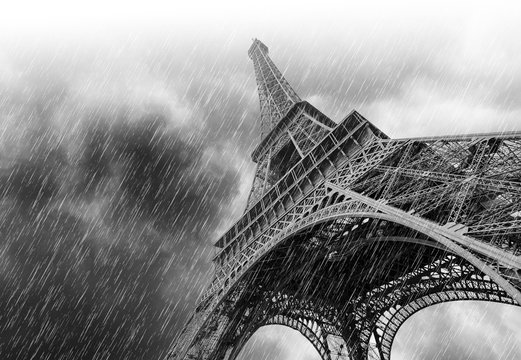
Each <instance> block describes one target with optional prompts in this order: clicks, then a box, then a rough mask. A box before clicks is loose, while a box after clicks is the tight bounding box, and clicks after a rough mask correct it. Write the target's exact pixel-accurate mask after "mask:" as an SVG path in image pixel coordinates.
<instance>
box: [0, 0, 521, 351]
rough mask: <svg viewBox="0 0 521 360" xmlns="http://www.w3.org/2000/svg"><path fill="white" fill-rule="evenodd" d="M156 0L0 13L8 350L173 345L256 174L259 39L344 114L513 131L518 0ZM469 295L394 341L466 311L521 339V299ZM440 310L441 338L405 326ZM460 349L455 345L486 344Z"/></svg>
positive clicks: (409, 124) (414, 132) (426, 126)
mask: <svg viewBox="0 0 521 360" xmlns="http://www.w3.org/2000/svg"><path fill="white" fill-rule="evenodd" d="M194 4H195V3H194ZM97 5H99V6H97ZM155 5H156V4H154V2H153V1H152V2H150V3H148V2H147V4H146V5H144V6H142V7H139V8H136V7H135V6H134V4H128V3H126V2H125V3H124V4H118V5H112V4H105V3H103V4H102V5H101V4H95V2H93V5H92V6H91V7H88V8H81V9H77V11H76V10H75V11H72V12H71V13H66V14H61V13H60V12H59V11H55V10H56V9H58V10H59V9H62V8H63V6H60V7H57V8H56V9H55V8H52V7H50V8H49V9H48V8H47V5H46V6H43V5H37V4H34V8H33V11H32V12H27V11H26V9H25V8H24V9H19V10H16V11H14V13H9V12H8V11H6V12H2V14H0V20H1V21H0V30H2V31H1V32H0V126H1V129H0V130H1V131H0V154H1V158H0V196H1V200H0V219H1V223H0V286H1V288H2V291H1V292H0V353H1V354H2V356H3V358H6V359H30V358H32V357H33V358H39V359H55V358H60V357H61V358H64V359H92V358H96V359H150V358H160V357H161V356H162V355H164V354H165V353H166V351H167V349H168V346H169V345H170V343H171V341H172V340H173V339H174V338H175V335H176V334H177V333H178V332H179V331H180V329H181V327H182V324H183V322H184V320H185V319H186V316H187V314H188V313H189V312H190V311H191V310H192V309H193V308H194V303H195V301H196V298H197V296H198V295H199V294H200V293H201V291H203V289H204V286H205V285H206V284H207V283H208V281H209V279H210V276H211V265H210V258H211V255H212V251H213V250H212V245H211V244H212V241H213V240H216V239H217V237H218V236H219V235H221V234H222V233H223V232H224V231H225V230H226V228H227V227H228V226H229V225H230V224H231V223H232V221H234V220H235V219H236V218H238V217H239V216H240V215H241V213H242V211H243V209H244V205H245V201H246V198H247V195H248V190H249V189H248V188H249V186H250V184H251V181H252V176H253V171H254V164H252V163H251V161H250V160H249V154H250V153H251V151H252V149H253V148H254V147H255V145H256V144H257V142H258V141H259V131H258V130H259V124H258V116H259V109H258V106H259V105H258V97H257V94H256V88H255V78H254V73H253V67H252V66H251V63H250V60H249V59H248V57H247V54H246V52H247V49H248V47H249V46H250V44H251V39H250V38H252V37H258V38H259V39H261V40H262V41H263V42H265V43H266V44H267V46H268V47H269V49H270V55H271V57H272V59H273V60H274V62H275V63H276V64H277V65H278V66H279V68H280V70H281V71H282V72H283V73H284V74H285V76H286V78H287V79H288V81H289V82H290V83H291V84H292V85H293V86H294V88H295V90H296V91H297V92H298V93H299V94H300V96H301V97H302V98H303V99H305V100H308V101H310V102H311V103H312V104H313V105H315V106H316V107H317V108H319V109H320V110H322V111H324V113H326V114H328V115H330V116H331V117H332V118H333V119H334V120H335V121H339V120H341V119H342V118H343V117H344V116H345V115H346V114H347V113H349V112H350V111H351V110H352V109H353V108H355V109H356V110H358V111H359V112H360V113H361V114H363V115H364V116H365V117H367V118H368V119H369V120H370V121H372V122H373V123H375V124H376V125H377V126H379V127H380V128H381V129H382V130H384V131H385V132H387V133H388V134H389V135H391V136H393V137H402V136H421V135H441V134H453V133H462V132H463V133H471V132H481V131H503V130H519V129H521V128H520V127H519V124H520V123H519V116H521V110H520V107H519V105H520V102H519V96H518V94H517V92H518V89H519V88H520V84H521V68H520V67H519V64H521V59H520V58H519V56H520V54H521V51H520V49H519V44H520V42H519V36H520V35H521V31H520V29H519V24H518V21H517V19H516V17H515V14H517V13H518V12H516V10H515V9H510V8H499V7H495V8H490V7H487V6H481V5H480V4H476V5H473V6H472V7H469V6H465V5H461V4H458V5H455V4H453V3H452V2H443V1H442V2H436V4H434V5H429V6H423V5H422V6H420V5H417V4H415V3H409V2H400V1H399V2H392V3H390V2H389V3H388V2H380V3H378V2H377V3H373V2H371V1H369V2H367V5H366V4H365V3H364V4H359V6H345V5H344V6H339V5H338V4H331V6H330V5H329V4H326V3H323V2H321V4H319V5H318V7H317V6H301V7H299V8H298V9H297V8H295V7H294V6H292V5H284V4H279V3H275V2H270V1H265V2H258V3H255V4H248V5H245V4H242V3H236V4H227V5H223V4H222V3H221V2H219V3H215V4H213V3H208V4H204V6H199V5H200V4H195V5H190V4H188V5H186V6H187V7H188V8H186V9H184V8H183V9H181V8H179V7H177V6H175V7H173V8H170V9H164V8H162V7H161V6H155ZM275 7H277V9H278V11H273V9H274V8H275ZM201 9H204V10H201ZM449 309H452V310H449ZM462 309H463V308H462V307H461V306H459V307H458V305H454V304H449V305H447V307H444V308H436V309H434V310H436V311H434V310H430V309H429V311H430V312H428V311H426V312H425V314H424V315H421V313H419V314H418V316H417V317H415V318H414V319H411V321H410V322H409V323H408V325H407V326H409V325H410V326H411V327H410V329H413V330H408V329H409V328H407V327H406V326H404V328H403V329H402V330H401V331H402V332H401V334H402V337H399V338H398V339H397V342H396V350H395V353H393V356H395V358H396V359H400V358H409V356H417V357H419V358H424V359H428V358H431V359H435V358H439V357H440V356H442V355H441V354H440V352H439V345H440V344H439V342H437V340H436V337H437V336H438V334H443V333H444V331H446V330H445V329H447V328H449V329H452V330H454V329H456V330H454V331H460V330H458V329H459V328H457V327H455V326H456V325H457V324H458V323H469V324H475V325H476V326H479V327H480V328H481V329H482V331H483V333H492V332H494V334H495V335H494V337H493V338H494V339H500V338H501V337H502V336H505V337H508V338H509V339H511V340H509V341H507V342H504V344H505V345H504V347H505V349H507V350H505V351H504V352H501V351H499V352H498V351H495V350H494V349H495V348H494V345H493V344H488V345H490V346H488V345H487V343H486V342H485V341H482V340H483V337H475V336H470V335H469V336H464V337H463V338H464V340H463V341H468V343H469V344H476V343H478V342H481V344H482V347H480V349H481V350H482V351H481V354H486V355H487V356H488V355H490V356H494V355H497V356H498V358H501V357H503V358H512V356H513V355H512V354H516V351H517V352H519V351H518V349H517V348H515V347H514V345H513V344H515V342H516V341H517V339H516V338H514V337H513V336H512V334H513V333H516V331H517V332H519V331H518V330H519V329H518V328H515V327H512V326H511V325H502V324H503V323H505V324H507V323H508V324H511V323H512V319H513V318H514V316H513V315H512V314H513V313H514V311H515V310H512V308H511V307H507V308H499V307H498V308H492V307H490V308H484V307H482V306H481V307H480V305H477V306H476V313H479V314H481V312H480V311H482V312H483V313H486V314H489V317H487V319H488V320H487V321H482V322H479V321H478V322H472V321H469V320H468V317H467V318H458V314H459V313H461V312H462V311H463V310H462ZM480 309H481V310H480ZM497 309H501V310H497ZM516 310H517V309H516ZM433 311H434V312H433ZM505 314H506V315H505ZM422 316H424V317H422ZM432 316H435V317H436V318H437V319H438V323H437V326H435V327H434V328H433V329H431V330H430V332H429V334H430V336H431V337H428V336H425V337H422V340H425V341H423V342H414V343H412V342H411V337H412V336H413V335H412V334H413V333H414V332H415V331H416V332H417V331H418V329H419V328H421V327H422V326H425V324H426V322H428V321H429V322H430V321H431V320H430V319H432ZM461 331H463V330H461ZM399 335H400V333H399ZM281 339H282V340H281ZM512 339H513V340H512ZM303 342H305V339H303V338H302V337H301V336H300V335H297V334H295V333H291V334H290V335H287V336H285V335H284V331H283V330H281V329H280V328H279V327H267V328H263V329H260V330H259V331H258V333H256V334H255V335H254V337H253V338H252V341H251V342H250V343H249V344H248V345H247V346H246V348H245V350H244V352H243V354H242V356H243V358H260V359H262V358H263V357H264V358H266V357H269V358H278V359H284V360H287V359H292V358H299V357H300V358H309V359H312V358H314V357H316V353H315V352H314V351H315V350H314V349H313V348H312V346H310V345H309V344H306V345H305V346H304V345H302V343H303ZM458 346H459V345H458V344H454V348H451V349H452V350H450V349H449V350H447V353H449V352H450V354H456V353H458V354H459V353H463V354H471V355H472V356H474V358H479V357H477V355H476V352H472V349H471V348H469V347H465V348H461V347H458ZM418 349H423V350H422V351H420V350H418ZM454 349H456V350H454ZM491 349H492V350H491ZM296 350H300V351H296ZM451 351H452V352H451ZM469 351H470V352H469ZM494 351H495V352H494ZM508 351H510V352H508ZM418 354H420V355H418ZM444 355H445V354H444ZM465 356H466V355H465Z"/></svg>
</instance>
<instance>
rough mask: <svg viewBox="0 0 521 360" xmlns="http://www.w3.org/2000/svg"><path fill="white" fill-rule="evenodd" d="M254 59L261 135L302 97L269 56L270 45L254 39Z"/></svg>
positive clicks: (269, 129) (250, 55)
mask: <svg viewBox="0 0 521 360" xmlns="http://www.w3.org/2000/svg"><path fill="white" fill-rule="evenodd" d="M248 56H249V57H250V59H252V61H253V66H254V68H255V78H256V80H257V88H258V92H259V100H260V108H261V135H262V137H264V136H265V135H266V134H268V133H269V132H270V131H271V130H272V129H273V128H274V127H275V126H276V125H277V123H278V122H279V121H280V119H282V117H284V115H285V114H286V113H287V112H288V110H289V109H290V108H291V107H292V106H293V105H295V104H296V103H298V102H300V101H301V99H300V97H299V96H298V95H297V93H296V92H295V90H293V88H292V87H291V86H290V85H289V83H288V82H287V81H286V79H285V78H284V76H283V75H282V73H281V72H280V71H279V69H277V67H276V66H275V64H274V63H273V61H271V59H270V57H269V56H268V47H267V46H266V45H264V44H263V43H262V42H261V41H260V40H258V39H253V44H252V45H251V46H250V49H249V50H248Z"/></svg>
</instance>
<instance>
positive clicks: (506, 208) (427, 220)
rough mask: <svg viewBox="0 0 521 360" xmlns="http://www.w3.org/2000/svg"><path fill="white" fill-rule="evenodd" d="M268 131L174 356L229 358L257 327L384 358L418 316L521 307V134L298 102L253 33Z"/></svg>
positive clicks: (337, 352)
mask: <svg viewBox="0 0 521 360" xmlns="http://www.w3.org/2000/svg"><path fill="white" fill-rule="evenodd" d="M249 54H250V57H251V58H252V60H253V63H254V68H255V73H256V77H257V83H258V87H259V97H260V102H261V125H262V129H264V130H263V135H264V138H263V140H262V141H261V143H260V144H259V146H258V147H257V148H256V149H255V151H254V153H253V155H252V158H253V160H254V161H256V162H257V164H258V168H257V173H256V176H255V180H254V184H253V186H252V192H251V194H250V199H249V201H248V206H247V209H246V211H245V213H244V215H243V216H242V217H241V218H240V219H239V220H238V221H237V222H236V223H235V224H234V225H233V226H232V227H231V228H230V229H229V230H228V231H227V232H226V233H225V234H224V235H223V236H222V237H221V238H220V239H219V240H218V241H217V242H216V244H215V245H216V247H217V248H218V250H217V253H216V255H215V257H214V259H213V260H214V266H215V271H214V278H213V280H212V283H211V284H210V286H209V287H208V289H207V291H206V292H205V293H204V294H203V296H202V297H201V299H200V301H199V303H198V306H197V308H196V309H195V311H194V313H193V314H192V316H191V317H190V319H189V321H188V322H187V324H186V326H185V328H184V329H183V331H182V332H181V334H180V335H179V337H178V339H177V340H176V341H175V344H174V346H173V347H172V350H171V351H170V353H169V356H168V357H169V358H170V359H226V360H234V359H235V358H236V357H237V356H238V355H239V353H240V351H241V349H242V347H243V346H244V344H245V343H246V342H247V340H248V339H249V338H250V336H251V335H252V334H253V333H254V332H255V331H256V330H257V329H258V328H259V327H261V326H264V325H268V324H280V325H285V326H288V327H291V328H293V329H296V330H297V331H299V332H301V333H302V334H303V335H304V336H305V337H306V338H307V339H308V340H309V341H310V342H311V343H312V344H313V346H314V347H315V349H316V350H317V352H318V353H319V354H320V356H321V357H322V359H325V360H329V359H337V358H338V359H348V358H349V359H366V358H374V357H376V358H379V359H389V358H390V354H391V346H392V342H393V339H394V337H395V335H396V332H397V331H398V329H399V328H400V326H401V325H402V324H403V323H404V322H405V321H406V320H407V319H408V318H409V317H410V316H411V315H412V314H413V313H415V312H417V311H419V310H421V309H423V308H425V307H427V306H431V305H434V304H438V303H442V302H447V301H456V300H469V299H470V300H483V301H494V302H501V303H506V304H512V305H519V304H521V292H520V290H521V237H520V234H521V205H520V204H521V161H520V160H521V133H503V134H477V135H464V136H446V137H428V138H407V139H390V138H388V137H387V136H386V135H385V134H384V133H382V132H381V131H380V130H378V129H377V128H376V127H375V126H374V125H372V124H371V123H370V122H369V121H367V120H366V119H365V118H364V117H362V116H361V115H360V114H359V113H357V112H356V111H353V112H352V113H350V114H349V115H348V116H347V117H346V118H345V119H343V121H342V122H340V123H339V124H335V123H333V122H332V121H331V120H330V119H328V118H327V117H325V115H323V114H322V113H320V112H319V111H318V110H317V109H315V108H314V107H313V106H311V105H310V104H308V103H306V102H303V101H301V100H300V98H298V96H297V95H296V93H295V92H294V91H293V89H291V87H290V86H289V85H288V83H287V81H286V80H285V79H284V78H283V76H282V75H281V73H280V72H279V71H278V70H277V69H276V67H275V65H274V64H273V62H272V61H271V60H270V59H269V57H268V50H267V47H266V46H265V45H264V44H262V43H261V42H260V41H258V40H255V41H254V43H253V45H252V47H251V48H250V52H249Z"/></svg>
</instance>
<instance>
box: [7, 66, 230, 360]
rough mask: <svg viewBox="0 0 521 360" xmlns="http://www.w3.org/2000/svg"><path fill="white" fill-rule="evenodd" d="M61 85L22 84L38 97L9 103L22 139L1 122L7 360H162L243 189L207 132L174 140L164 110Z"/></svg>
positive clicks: (177, 133) (175, 132)
mask: <svg viewBox="0 0 521 360" xmlns="http://www.w3.org/2000/svg"><path fill="white" fill-rule="evenodd" d="M53 80H54V78H53V76H51V75H48V76H46V77H45V79H43V80H42V79H40V78H36V79H35V78H33V77H25V78H24V86H27V87H29V94H30V95H29V96H28V97H26V96H25V92H24V91H22V92H18V91H15V90H16V89H14V90H9V89H7V90H5V91H6V93H8V94H9V98H8V99H9V101H8V102H5V103H3V104H2V112H3V113H4V114H6V113H10V114H12V116H13V117H14V118H15V120H16V122H17V123H18V124H19V127H13V126H11V124H10V122H9V121H10V118H9V117H7V116H5V117H3V119H2V120H3V121H4V127H5V129H6V133H7V134H4V138H3V143H2V149H7V150H6V151H4V152H3V155H4V159H3V162H2V170H1V174H0V195H1V204H0V216H1V217H2V222H1V225H0V238H1V239H0V249H1V250H0V263H1V266H0V286H1V287H2V292H1V293H0V314H1V315H0V323H1V325H0V353H2V357H3V358H5V359H29V358H39V359H56V358H63V359H93V358H96V359H149V358H159V357H160V356H162V355H164V354H165V352H166V351H167V349H168V345H169V344H170V343H171V341H172V339H173V338H174V336H175V334H176V333H177V331H178V330H179V329H180V327H181V326H182V323H183V322H184V319H185V317H186V316H187V311H188V309H191V308H192V307H193V305H194V301H195V298H196V296H197V295H199V293H200V292H201V290H202V289H203V286H204V285H205V283H206V282H207V281H208V277H209V276H208V271H209V268H210V265H209V256H210V249H211V240H213V238H214V237H215V234H214V232H215V231H216V229H217V227H218V226H220V224H221V221H222V219H223V218H224V217H226V214H229V213H230V211H231V210H228V209H227V207H228V206H229V205H230V204H231V202H232V201H233V200H234V198H235V197H236V196H237V188H238V184H239V181H240V176H239V174H238V172H237V169H236V168H235V167H234V164H233V162H222V161H217V160H218V159H217V160H216V159H213V158H212V157H211V156H209V155H208V154H212V153H213V150H212V149H213V148H214V147H217V146H218V144H219V143H220V136H219V134H217V135H215V134H214V137H213V140H212V141H209V142H206V141H204V131H203V130H201V129H204V124H205V121H209V120H208V119H203V121H202V125H203V126H202V128H201V129H199V130H198V129H197V128H196V129H194V128H191V127H186V128H184V127H176V126H175V124H176V123H178V122H179V121H185V120H186V119H175V118H173V115H172V113H170V112H169V111H166V110H165V107H164V106H158V105H161V104H152V106H146V109H145V110H143V109H137V110H136V109H135V108H134V107H133V106H130V105H129V104H127V103H125V102H122V103H118V102H117V101H116V102H115V101H111V102H110V103H109V104H107V103H106V102H95V103H92V101H89V100H88V99H87V100H86V99H84V98H81V97H80V98H78V97H72V96H69V95H68V94H69V91H70V89H69V88H68V86H69V84H67V83H60V82H59V81H58V80H56V82H57V83H53ZM45 82H48V83H49V86H44V85H43V83H45ZM57 94H59V96H58V95H57ZM210 117H211V115H210ZM11 120H12V119H11ZM172 124H174V125H172ZM226 126H227V125H226V124H224V128H222V127H221V129H220V134H221V135H222V134H224V133H226ZM212 127H214V125H212ZM8 145H13V147H10V146H8ZM9 149H10V150H11V151H8V150H9Z"/></svg>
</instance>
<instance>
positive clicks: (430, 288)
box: [188, 184, 521, 359]
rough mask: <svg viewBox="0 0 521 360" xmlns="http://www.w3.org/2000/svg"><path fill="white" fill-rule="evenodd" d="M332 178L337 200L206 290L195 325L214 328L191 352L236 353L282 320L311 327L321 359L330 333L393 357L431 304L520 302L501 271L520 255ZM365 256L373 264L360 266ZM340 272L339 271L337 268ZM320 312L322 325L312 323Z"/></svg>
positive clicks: (351, 345) (365, 352) (358, 351)
mask: <svg viewBox="0 0 521 360" xmlns="http://www.w3.org/2000/svg"><path fill="white" fill-rule="evenodd" d="M327 186H328V187H329V193H330V194H331V192H336V193H337V195H336V196H335V199H334V200H333V201H330V200H329V201H328V202H326V203H325V204H324V205H323V207H322V209H320V210H317V209H315V211H314V212H310V213H307V214H305V216H302V217H301V218H300V219H298V220H297V221H295V222H294V223H292V224H291V225H289V226H286V227H285V228H284V229H282V230H280V231H278V232H277V233H275V234H274V235H273V236H271V237H269V238H266V239H265V241H264V242H259V243H257V244H256V245H255V246H256V248H255V251H254V253H253V254H252V255H251V256H250V257H246V259H242V260H241V262H240V263H237V264H233V263H231V264H230V268H233V269H234V271H233V272H229V273H227V274H226V277H224V278H223V279H222V280H221V281H222V282H221V283H220V286H221V291H220V293H217V294H214V295H212V296H211V297H208V298H207V300H208V301H207V302H206V303H203V306H205V307H206V308H205V309H204V311H200V312H199V314H200V316H199V318H198V319H197V321H199V326H195V328H199V329H200V328H206V329H209V330H205V331H204V332H201V331H199V333H198V335H197V336H196V337H195V338H194V341H192V342H191V343H192V345H191V347H190V350H189V352H188V355H190V354H191V355H192V356H193V357H196V358H201V359H209V358H224V357H226V356H228V359H233V358H234V357H235V356H237V354H238V353H239V351H240V348H241V347H242V345H243V344H244V343H245V341H247V339H248V338H249V337H250V336H251V335H252V334H253V331H254V329H257V328H258V327H260V326H263V324H266V323H267V321H268V319H281V321H282V320H283V322H285V323H287V324H291V325H292V326H294V328H295V329H296V330H298V331H300V332H301V333H302V334H303V335H304V336H306V337H307V338H308V339H309V340H310V341H311V342H312V344H313V345H314V346H315V348H316V349H317V351H319V353H320V355H321V357H322V358H323V359H329V352H330V349H329V348H328V344H327V341H325V340H324V339H326V338H327V336H328V334H333V335H336V336H341V337H342V338H343V339H344V341H345V343H346V346H347V348H348V351H349V354H350V355H349V356H350V357H351V358H352V359H365V358H367V357H368V356H370V355H371V354H376V355H377V356H378V357H379V358H381V359H389V357H390V349H391V345H392V341H393V339H394V336H395V335H396V332H397V330H398V328H399V327H400V326H401V324H403V322H404V321H405V320H406V319H407V318H408V317H409V316H411V315H412V314H413V313H414V312H415V311H418V310H419V309H421V308H423V307H426V306H430V305H433V304H435V303H439V302H444V301H452V300H462V299H472V300H475V299H481V300H487V301H496V302H502V303H508V304H517V303H518V302H519V299H520V298H521V297H520V294H519V290H518V287H519V284H518V283H516V282H514V281H512V280H510V281H509V280H507V279H505V278H504V277H502V276H501V274H502V273H503V274H506V273H507V271H506V270H508V269H512V268H513V269H518V268H519V265H518V264H517V262H519V259H518V258H516V257H509V256H506V255H505V254H504V253H501V252H500V251H499V250H497V249H495V248H492V247H491V246H486V244H482V243H480V242H477V241H472V238H469V237H467V236H463V235H462V234H461V233H458V232H454V231H451V230H450V229H448V228H444V227H442V226H439V225H437V224H436V223H433V222H429V221H428V220H425V219H423V218H420V217H416V216H413V215H411V214H408V213H405V212H403V211H401V210H399V209H397V208H394V207H391V206H388V205H386V204H384V203H382V202H378V201H375V200H372V199H369V198H366V197H363V196H361V195H359V194H357V193H353V192H351V191H347V190H343V189H339V188H336V187H335V186H334V185H331V184H327ZM338 194H340V195H338ZM330 199H331V198H330ZM339 200H340V201H342V202H340V203H334V202H335V201H339ZM404 234H407V235H405V236H404ZM404 244H406V246H404ZM238 255H241V253H240V252H239V253H238ZM364 257H368V259H367V261H368V262H369V263H371V264H373V268H371V269H369V270H368V269H367V268H366V267H365V268H364V269H362V268H363V266H360V261H361V259H363V258H364ZM231 261H232V262H233V261H236V259H234V258H232V259H231ZM490 265H495V268H496V270H494V269H492V267H491V266H490ZM317 267H320V271H316V269H317ZM350 268H352V269H355V270H356V271H355V270H352V271H351V272H350ZM358 270H359V271H358ZM497 270H499V272H498V271H497ZM317 274H319V275H317ZM335 274H340V276H341V280H340V279H335V278H332V277H331V276H335ZM328 276H329V277H328ZM339 287H341V289H339ZM266 299H269V301H267V302H266ZM266 304H269V306H268V305H266ZM230 308H233V309H234V310H233V313H232V314H230V312H229V311H228V310H227V309H230ZM317 319H318V321H317ZM304 320H305V321H304ZM312 320H313V321H316V324H317V328H316V329H320V331H318V332H317V331H316V329H315V330H313V327H309V326H308V325H306V324H307V323H306V321H312ZM203 324H205V325H204V326H203Z"/></svg>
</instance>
